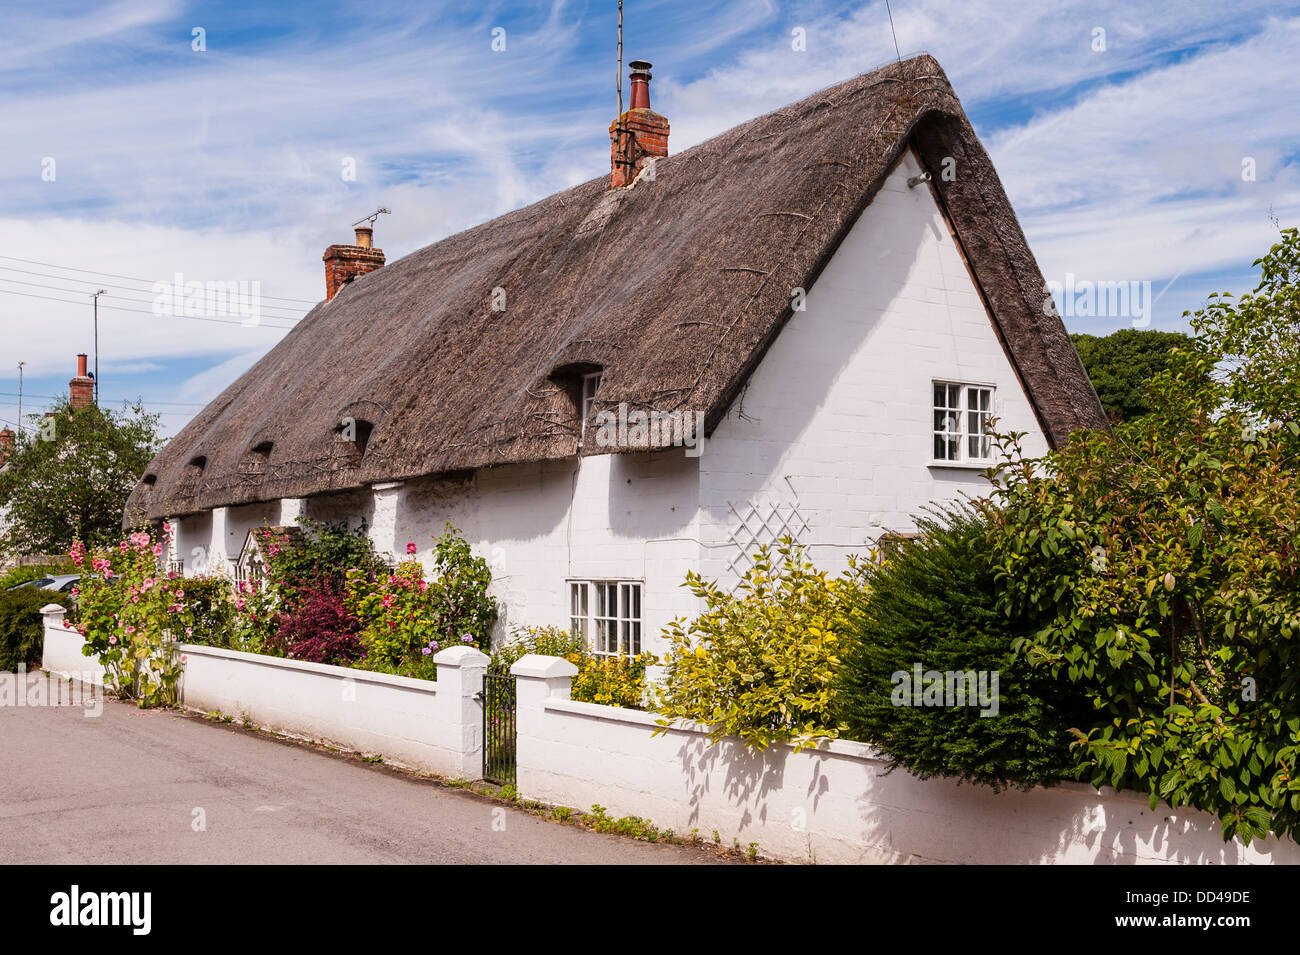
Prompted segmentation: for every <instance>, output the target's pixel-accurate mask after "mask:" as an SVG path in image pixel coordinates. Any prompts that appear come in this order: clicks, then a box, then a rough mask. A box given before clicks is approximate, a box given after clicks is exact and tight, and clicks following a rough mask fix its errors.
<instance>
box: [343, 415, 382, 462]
mask: <svg viewBox="0 0 1300 955" xmlns="http://www.w3.org/2000/svg"><path fill="white" fill-rule="evenodd" d="M374 430H375V426H374V423H373V422H370V421H365V420H363V419H361V418H351V417H348V418H344V419H342V420H341V421H340V422H339V424H338V427H336V428H335V429H334V431H335V433H336V434H337V435H338V439H339V441H341V442H343V443H344V444H347V445H349V447H348V449H347V450H348V451H350V452H354V453H355V454H356V457H357V458H363V457H365V454H366V445H368V444H369V443H370V435H371V433H372V432H373V431H374Z"/></svg>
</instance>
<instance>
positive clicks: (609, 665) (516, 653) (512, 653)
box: [492, 627, 655, 709]
mask: <svg viewBox="0 0 1300 955" xmlns="http://www.w3.org/2000/svg"><path fill="white" fill-rule="evenodd" d="M528 653H540V654H543V655H544V656H551V657H563V658H564V659H566V660H568V661H569V662H570V663H572V664H573V665H574V666H576V667H577V668H578V675H577V676H575V677H574V678H573V683H572V693H571V697H572V698H573V699H575V700H578V701H580V702H583V703H602V704H604V705H605V706H621V707H627V708H632V709H640V708H641V707H642V706H643V703H644V699H645V692H646V683H645V670H646V667H647V666H648V665H651V664H653V663H654V662H655V658H654V656H653V655H651V654H649V653H643V654H641V655H640V656H638V657H635V658H633V659H628V658H627V657H605V656H597V655H595V654H593V653H591V652H590V651H589V650H588V649H587V646H586V644H585V643H583V641H582V638H581V637H579V636H576V635H574V634H573V633H570V632H569V631H568V630H562V629H561V628H559V627H520V628H517V629H516V630H515V631H514V633H513V634H512V635H511V638H510V639H509V640H507V641H506V642H505V643H504V644H502V645H501V646H500V647H498V648H497V650H496V652H495V653H494V654H493V655H492V669H493V670H496V671H498V672H509V670H510V667H511V666H513V665H514V664H515V663H516V662H517V661H518V660H519V658H520V657H522V656H524V655H525V654H528Z"/></svg>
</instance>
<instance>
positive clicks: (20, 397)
mask: <svg viewBox="0 0 1300 955" xmlns="http://www.w3.org/2000/svg"><path fill="white" fill-rule="evenodd" d="M25 364H27V362H25V361H20V362H19V363H18V434H19V435H21V434H22V433H23V365H25Z"/></svg>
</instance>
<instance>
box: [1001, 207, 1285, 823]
mask: <svg viewBox="0 0 1300 955" xmlns="http://www.w3.org/2000/svg"><path fill="white" fill-rule="evenodd" d="M1257 264H1260V265H1262V270H1261V271H1262V276H1261V281H1260V285H1259V287H1258V289H1257V290H1256V292H1255V293H1254V294H1253V295H1246V296H1243V297H1242V298H1241V299H1240V300H1237V301H1233V300H1232V299H1231V296H1211V304H1210V305H1209V306H1207V308H1205V309H1202V310H1201V311H1200V312H1198V313H1197V314H1195V315H1193V316H1192V317H1191V319H1190V324H1191V326H1192V328H1193V331H1194V332H1195V335H1194V337H1193V338H1191V339H1190V340H1189V342H1188V344H1187V346H1186V347H1185V348H1182V349H1179V350H1177V351H1174V352H1172V353H1171V354H1170V364H1169V370H1167V371H1166V372H1165V373H1164V374H1163V375H1161V376H1160V377H1159V378H1158V379H1157V380H1156V382H1155V384H1154V386H1153V388H1152V405H1153V410H1152V412H1151V413H1150V414H1148V415H1146V416H1144V417H1142V418H1140V419H1138V420H1137V421H1135V422H1131V423H1128V424H1125V425H1121V426H1118V427H1117V428H1116V430H1115V432H1114V433H1113V434H1111V433H1079V434H1076V435H1074V436H1073V437H1072V438H1071V442H1070V444H1069V446H1068V447H1066V448H1065V449H1063V450H1061V451H1058V452H1056V453H1053V454H1050V455H1049V456H1048V457H1047V458H1046V459H1044V460H1040V461H1033V460H1023V459H1021V457H1020V456H1019V455H1018V454H1016V453H1015V449H1014V447H1013V446H1012V445H1013V441H1014V437H1015V436H1008V437H1007V438H1005V439H1004V440H1003V444H1004V447H1006V450H1007V451H1008V454H1009V459H1008V461H1007V462H1006V463H1005V464H1004V465H1003V466H1002V467H1001V468H1000V476H1001V481H1000V484H1001V487H1000V489H998V490H997V491H996V492H995V500H996V503H997V504H998V505H999V507H1000V509H999V510H998V511H994V512H992V513H993V515H994V520H995V525H996V528H995V529H996V533H995V535H994V538H993V541H994V544H995V546H994V547H993V548H992V549H991V552H990V555H989V559H990V561H991V562H992V564H993V565H994V566H995V567H996V569H997V573H998V577H999V580H1000V582H1001V584H1002V586H1003V587H1004V607H1005V609H1006V610H1007V611H1008V612H1009V613H1011V614H1030V615H1037V616H1041V617H1042V618H1043V620H1044V624H1043V626H1042V627H1041V628H1040V629H1039V630H1037V631H1035V632H1034V633H1032V634H1029V635H1028V636H1027V637H1026V638H1025V640H1024V642H1023V644H1022V649H1023V651H1024V652H1025V654H1026V656H1027V658H1028V659H1029V660H1030V661H1031V662H1033V663H1035V664H1037V665H1040V666H1042V667H1044V668H1045V669H1046V670H1047V671H1048V672H1050V673H1052V674H1054V675H1056V676H1057V677H1059V678H1060V679H1061V680H1063V681H1066V682H1068V683H1069V684H1072V685H1074V686H1075V687H1077V689H1078V691H1079V692H1081V693H1083V694H1084V695H1085V696H1086V697H1087V698H1088V699H1089V700H1090V701H1091V702H1092V704H1093V705H1094V706H1095V708H1096V711H1097V713H1096V717H1097V718H1096V719H1095V720H1094V722H1093V723H1092V724H1091V725H1090V726H1089V727H1087V728H1086V731H1081V733H1080V739H1079V742H1078V749H1077V753H1078V755H1079V758H1080V759H1081V760H1082V761H1084V762H1085V763H1086V764H1087V766H1088V768H1089V770H1090V771H1091V773H1092V779H1093V781H1094V782H1095V783H1101V782H1109V783H1110V784H1111V785H1113V786H1115V787H1117V788H1128V789H1136V790H1139V791H1142V792H1146V793H1147V794H1148V795H1149V797H1150V802H1151V806H1152V808H1153V809H1154V808H1155V806H1156V805H1157V804H1158V803H1159V801H1160V800H1161V799H1164V800H1165V801H1167V802H1168V803H1169V804H1170V805H1171V806H1174V807H1178V806H1194V807H1196V808H1198V809H1202V810H1206V811H1210V812H1215V813H1217V814H1218V816H1219V818H1220V820H1221V823H1222V831H1223V835H1224V838H1225V839H1228V838H1231V837H1232V836H1234V835H1240V836H1241V837H1242V838H1243V839H1244V840H1245V841H1247V842H1249V840H1250V839H1251V838H1252V837H1255V836H1263V835H1265V834H1266V833H1268V832H1269V831H1270V829H1271V830H1272V831H1274V832H1276V833H1279V834H1281V833H1288V834H1290V835H1292V836H1293V837H1296V836H1297V835H1300V774H1298V773H1297V771H1296V769H1297V763H1300V696H1298V695H1297V689H1300V546H1297V545H1298V544H1300V522H1298V520H1297V515H1298V514H1300V474H1298V473H1297V470H1296V466H1297V465H1296V462H1297V460H1300V373H1298V366H1297V363H1296V362H1295V361H1294V360H1292V358H1293V357H1294V356H1296V355H1298V354H1300V237H1298V236H1297V233H1296V230H1294V229H1288V230H1284V231H1283V239H1282V241H1281V242H1279V243H1278V244H1277V245H1276V246H1274V247H1273V249H1272V250H1271V251H1270V252H1269V254H1268V255H1267V256H1265V257H1264V259H1262V260H1260V262H1259V263H1257Z"/></svg>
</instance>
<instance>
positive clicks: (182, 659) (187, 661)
mask: <svg viewBox="0 0 1300 955" xmlns="http://www.w3.org/2000/svg"><path fill="white" fill-rule="evenodd" d="M189 662H190V658H189V657H187V656H186V655H185V654H183V653H182V654H181V663H182V664H186V663H189Z"/></svg>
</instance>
